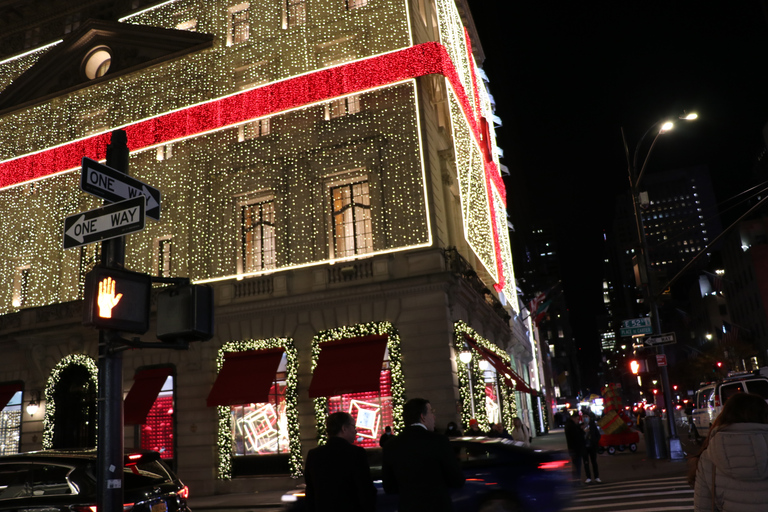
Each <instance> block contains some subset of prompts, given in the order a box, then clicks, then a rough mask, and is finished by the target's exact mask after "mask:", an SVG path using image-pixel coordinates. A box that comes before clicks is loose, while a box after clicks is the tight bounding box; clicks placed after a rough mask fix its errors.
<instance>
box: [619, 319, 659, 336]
mask: <svg viewBox="0 0 768 512" xmlns="http://www.w3.org/2000/svg"><path fill="white" fill-rule="evenodd" d="M652 332H653V327H652V326H651V319H650V318H648V317H645V318H633V319H631V320H622V321H621V329H620V334H621V336H623V337H629V336H635V335H636V334H651V333H652Z"/></svg>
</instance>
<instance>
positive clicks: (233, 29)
mask: <svg viewBox="0 0 768 512" xmlns="http://www.w3.org/2000/svg"><path fill="white" fill-rule="evenodd" d="M249 7H250V4H249V3H248V2H244V3H242V4H239V5H236V6H234V7H230V8H229V33H228V34H227V46H232V45H233V44H238V43H244V42H245V41H247V40H248V36H249V34H250V26H251V25H250V21H249V20H248V8H249Z"/></svg>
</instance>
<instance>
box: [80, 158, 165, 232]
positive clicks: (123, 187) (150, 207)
mask: <svg viewBox="0 0 768 512" xmlns="http://www.w3.org/2000/svg"><path fill="white" fill-rule="evenodd" d="M80 189H81V190H82V191H83V192H88V193H89V194H91V195H94V196H96V197H100V198H101V199H105V200H107V201H112V202H113V203H116V202H118V201H123V200H125V199H130V198H132V197H138V196H144V197H146V198H147V207H146V208H147V211H146V215H147V217H149V218H150V219H155V220H160V191H159V190H158V189H156V188H153V187H150V186H149V185H147V184H146V183H143V182H141V181H139V180H137V179H136V178H132V177H130V176H128V175H127V174H125V173H122V172H120V171H118V170H117V169H113V168H111V167H108V166H106V165H104V164H100V163H99V162H97V161H95V160H91V159H90V158H87V157H83V169H82V171H81V172H80Z"/></svg>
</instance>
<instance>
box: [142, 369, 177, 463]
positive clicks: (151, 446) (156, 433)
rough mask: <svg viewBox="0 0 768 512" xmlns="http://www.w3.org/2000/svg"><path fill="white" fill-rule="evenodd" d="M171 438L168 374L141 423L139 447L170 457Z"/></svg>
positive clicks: (171, 416) (171, 389)
mask: <svg viewBox="0 0 768 512" xmlns="http://www.w3.org/2000/svg"><path fill="white" fill-rule="evenodd" d="M173 438H174V431H173V377H172V376H169V377H168V378H167V379H166V380H165V384H163V389H162V390H161V391H160V393H158V395H157V398H156V399H155V403H154V404H152V408H151V409H150V410H149V414H147V419H146V421H145V422H144V424H143V425H141V447H142V448H143V449H145V450H154V451H156V452H158V453H160V458H162V459H172V458H173V456H174V453H173Z"/></svg>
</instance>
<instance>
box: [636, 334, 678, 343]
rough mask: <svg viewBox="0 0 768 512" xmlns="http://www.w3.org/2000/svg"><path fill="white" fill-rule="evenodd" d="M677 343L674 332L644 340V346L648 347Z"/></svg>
mask: <svg viewBox="0 0 768 512" xmlns="http://www.w3.org/2000/svg"><path fill="white" fill-rule="evenodd" d="M674 343H677V339H675V333H674V332H667V333H664V334H657V335H656V336H648V337H647V338H645V339H644V340H643V344H644V345H646V346H648V347H658V346H659V345H672V344H674Z"/></svg>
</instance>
